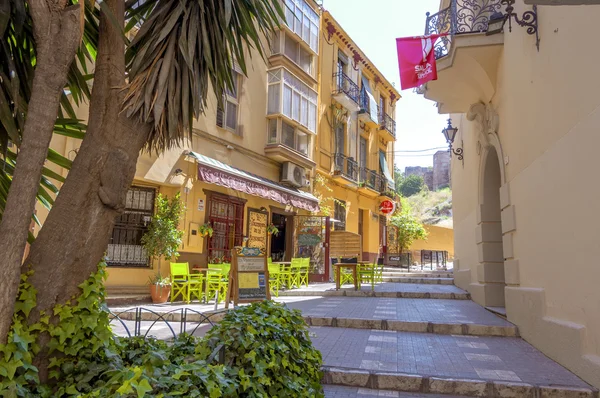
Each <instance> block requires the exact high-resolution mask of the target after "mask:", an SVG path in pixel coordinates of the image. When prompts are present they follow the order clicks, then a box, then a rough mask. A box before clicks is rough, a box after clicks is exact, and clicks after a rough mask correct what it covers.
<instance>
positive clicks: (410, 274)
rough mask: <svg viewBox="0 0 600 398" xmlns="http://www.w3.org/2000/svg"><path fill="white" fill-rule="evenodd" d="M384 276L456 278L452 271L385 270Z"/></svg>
mask: <svg viewBox="0 0 600 398" xmlns="http://www.w3.org/2000/svg"><path fill="white" fill-rule="evenodd" d="M382 275H383V277H386V276H388V277H396V278H399V277H407V278H454V274H453V273H452V272H440V273H431V272H391V271H389V272H388V271H384V272H383V273H382Z"/></svg>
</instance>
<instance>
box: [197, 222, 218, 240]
mask: <svg viewBox="0 0 600 398" xmlns="http://www.w3.org/2000/svg"><path fill="white" fill-rule="evenodd" d="M198 232H199V233H200V236H202V237H205V236H208V237H212V235H213V232H214V230H213V229H212V227H211V226H210V223H205V224H202V225H200V228H198Z"/></svg>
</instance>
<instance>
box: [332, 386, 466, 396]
mask: <svg viewBox="0 0 600 398" xmlns="http://www.w3.org/2000/svg"><path fill="white" fill-rule="evenodd" d="M323 389H324V391H325V398H371V397H387V398H461V397H459V396H456V395H439V394H413V393H408V392H398V391H386V390H370V389H367V388H356V387H344V386H327V385H325V386H323Z"/></svg>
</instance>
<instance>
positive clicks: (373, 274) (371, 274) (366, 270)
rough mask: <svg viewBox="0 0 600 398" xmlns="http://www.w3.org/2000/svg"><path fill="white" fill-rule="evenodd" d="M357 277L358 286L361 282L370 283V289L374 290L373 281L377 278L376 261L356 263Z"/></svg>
mask: <svg viewBox="0 0 600 398" xmlns="http://www.w3.org/2000/svg"><path fill="white" fill-rule="evenodd" d="M356 273H357V277H358V287H359V288H360V286H361V285H362V284H363V283H370V284H371V290H375V282H376V278H377V263H376V262H374V263H373V264H358V267H357V269H356Z"/></svg>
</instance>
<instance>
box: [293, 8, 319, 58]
mask: <svg viewBox="0 0 600 398" xmlns="http://www.w3.org/2000/svg"><path fill="white" fill-rule="evenodd" d="M285 20H286V24H287V26H288V27H289V28H290V29H291V30H292V31H294V32H295V33H296V34H297V35H298V36H300V38H301V39H302V41H304V42H305V43H306V44H308V45H309V47H310V48H311V49H312V50H313V51H314V52H319V14H317V12H316V11H315V10H313V9H312V8H311V7H310V6H309V5H308V4H307V3H306V1H304V0H285Z"/></svg>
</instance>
